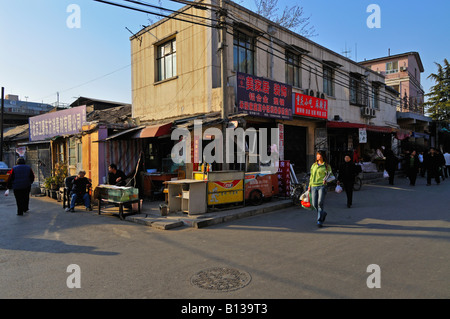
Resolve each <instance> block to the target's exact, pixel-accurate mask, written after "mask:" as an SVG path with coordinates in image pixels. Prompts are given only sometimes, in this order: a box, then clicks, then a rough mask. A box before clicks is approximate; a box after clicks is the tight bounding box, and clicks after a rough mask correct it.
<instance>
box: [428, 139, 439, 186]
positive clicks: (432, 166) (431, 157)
mask: <svg viewBox="0 0 450 319" xmlns="http://www.w3.org/2000/svg"><path fill="white" fill-rule="evenodd" d="M424 164H425V168H426V170H427V186H430V185H431V178H432V177H434V179H435V181H436V184H438V185H439V184H440V179H439V158H438V157H437V155H436V150H435V149H434V148H433V147H432V148H430V152H429V153H428V154H427V156H426V157H425V159H424Z"/></svg>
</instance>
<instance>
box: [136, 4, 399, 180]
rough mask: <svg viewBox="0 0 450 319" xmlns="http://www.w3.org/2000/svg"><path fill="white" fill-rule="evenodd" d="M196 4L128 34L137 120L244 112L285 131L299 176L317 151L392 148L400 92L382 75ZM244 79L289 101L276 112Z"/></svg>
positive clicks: (269, 26) (242, 12) (260, 21)
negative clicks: (364, 136)
mask: <svg viewBox="0 0 450 319" xmlns="http://www.w3.org/2000/svg"><path fill="white" fill-rule="evenodd" d="M196 3H197V5H195V6H193V5H187V6H185V7H183V8H182V9H180V10H178V11H177V12H176V13H174V14H172V15H171V16H169V17H168V18H164V19H162V20H160V21H159V22H157V23H155V24H153V25H150V26H148V27H146V28H144V29H142V30H141V31H140V32H138V33H137V34H136V35H134V36H133V37H131V38H130V41H131V55H132V91H133V92H132V98H133V102H132V104H133V111H132V112H133V114H132V116H133V117H134V118H140V120H141V123H145V122H148V123H155V122H161V123H168V122H171V121H172V122H173V120H176V119H180V118H183V117H192V116H196V115H204V114H211V113H214V112H219V114H221V115H222V118H223V119H224V120H225V121H226V119H227V118H229V117H230V116H233V115H234V114H239V113H245V114H247V116H246V117H245V124H243V125H244V126H245V127H255V128H276V127H278V128H280V127H282V129H283V142H284V143H283V144H284V145H283V146H284V150H282V151H283V154H280V155H282V156H283V155H284V158H285V159H288V160H291V162H292V163H293V164H295V168H296V171H306V170H308V169H309V167H310V165H311V164H312V162H313V160H314V152H315V150H317V149H327V150H328V152H329V155H330V157H331V160H332V162H333V163H334V164H335V165H336V164H337V163H338V162H339V161H340V158H341V155H342V152H344V151H348V150H356V151H357V152H358V153H359V155H360V156H362V155H363V153H364V152H365V151H367V150H368V149H372V148H378V147H380V146H381V145H386V146H390V143H391V138H392V134H391V133H392V132H394V131H395V130H397V129H398V125H397V120H396V106H395V103H394V101H395V99H396V94H395V91H393V90H390V89H388V88H387V87H386V85H385V76H384V75H382V74H380V73H378V72H376V71H373V70H371V69H369V68H366V67H364V66H362V65H360V64H358V63H356V62H354V61H352V60H350V59H348V58H346V57H344V56H342V55H340V54H338V53H336V52H333V51H332V50H329V49H327V48H326V47H324V46H322V45H319V44H317V43H315V42H313V41H311V40H309V39H307V38H305V37H302V36H300V35H298V34H296V33H294V32H292V31H290V30H288V29H286V28H283V27H281V26H279V25H276V24H275V23H273V22H271V21H269V20H268V19H266V18H264V17H262V16H260V15H258V14H255V13H254V12H252V11H250V10H248V9H246V8H244V7H242V6H240V5H238V4H236V3H234V2H231V1H223V4H222V2H221V3H219V2H218V1H215V0H212V1H209V0H206V1H197V2H196ZM219 4H222V7H219ZM221 18H222V19H224V21H225V26H226V28H225V29H221V28H220V26H221V24H220V21H219V20H220V19H221ZM206 25H207V26H206ZM224 35H225V37H224ZM222 52H224V54H225V56H224V57H223V56H222ZM223 61H226V63H227V64H226V67H224V69H222V66H223V64H222V62H223ZM239 77H240V79H241V82H240V80H239ZM222 79H225V81H226V83H222ZM244 81H248V82H247V90H248V89H249V87H251V89H254V90H255V91H256V92H257V93H258V89H257V87H259V90H260V91H261V94H263V92H262V91H263V88H262V87H261V86H259V84H261V83H263V82H264V84H267V85H269V84H270V85H272V84H273V85H274V87H275V88H277V87H280V86H281V87H282V88H284V89H285V91H284V92H285V93H286V92H287V94H285V96H284V99H283V101H282V103H283V105H279V104H278V102H279V100H278V97H274V98H273V100H270V101H268V103H269V104H270V103H272V105H271V106H270V107H266V105H265V104H264V102H262V99H263V97H261V101H256V100H254V103H253V102H252V101H251V100H250V101H244V100H243V99H242V96H240V91H239V90H240V89H241V86H242V85H245V84H244ZM239 82H240V83H239ZM265 82H267V83H265ZM257 83H259V84H257ZM223 84H225V86H226V87H225V89H223V88H222V85H223ZM253 84H254V85H253ZM250 93H252V92H250ZM288 95H291V96H288ZM249 96H250V99H252V97H253V98H254V99H255V96H254V95H251V94H250V95H249ZM257 96H258V94H257V95H256V98H257ZM261 96H263V95H261ZM223 97H225V98H226V105H225V108H224V106H223V105H224V103H223ZM271 98H272V97H271ZM266 100H267V99H266ZM266 102H267V101H266ZM280 103H281V102H280ZM277 105H278V106H277ZM305 105H306V107H305ZM286 107H287V108H288V109H289V110H286V109H285V108H286ZM273 110H275V111H274V112H273ZM269 113H271V114H269ZM280 125H282V126H280ZM359 129H363V130H364V129H365V132H367V142H364V141H361V143H359V138H358V136H359Z"/></svg>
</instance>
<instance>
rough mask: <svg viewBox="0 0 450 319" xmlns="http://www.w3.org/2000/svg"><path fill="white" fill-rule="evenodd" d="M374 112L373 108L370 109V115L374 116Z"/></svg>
mask: <svg viewBox="0 0 450 319" xmlns="http://www.w3.org/2000/svg"><path fill="white" fill-rule="evenodd" d="M375 112H376V111H375V109H370V116H372V117H376V115H375V114H376V113H375Z"/></svg>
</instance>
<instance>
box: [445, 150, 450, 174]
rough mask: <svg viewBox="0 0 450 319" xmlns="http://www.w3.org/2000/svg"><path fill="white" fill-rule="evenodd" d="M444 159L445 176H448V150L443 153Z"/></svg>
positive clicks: (449, 159) (449, 158) (449, 172)
mask: <svg viewBox="0 0 450 319" xmlns="http://www.w3.org/2000/svg"><path fill="white" fill-rule="evenodd" d="M444 159H445V178H448V177H449V176H450V154H449V153H448V150H447V151H446V152H445V153H444Z"/></svg>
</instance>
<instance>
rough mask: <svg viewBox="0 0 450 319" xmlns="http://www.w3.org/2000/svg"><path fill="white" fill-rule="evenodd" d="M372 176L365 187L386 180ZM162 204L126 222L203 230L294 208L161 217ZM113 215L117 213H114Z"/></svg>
mask: <svg viewBox="0 0 450 319" xmlns="http://www.w3.org/2000/svg"><path fill="white" fill-rule="evenodd" d="M372 175H373V176H372ZM372 175H370V176H366V178H364V179H363V185H364V184H366V185H367V184H377V183H380V182H383V181H385V180H386V179H385V178H383V173H375V174H372ZM363 187H364V186H363ZM161 204H164V202H163V201H154V202H151V201H144V202H143V205H142V206H143V207H141V213H140V214H134V215H131V214H129V210H127V209H125V211H124V214H125V220H126V221H129V222H133V223H137V224H141V225H145V226H150V227H153V228H156V229H161V230H169V229H174V228H178V227H183V226H187V227H192V228H203V227H208V226H212V225H216V224H220V223H225V222H228V221H231V220H236V219H240V218H246V217H250V216H254V215H260V214H265V213H269V212H273V211H276V210H280V209H284V208H287V207H291V206H293V202H292V199H291V198H272V199H270V200H269V201H265V202H264V203H263V204H262V205H259V206H252V205H247V206H245V207H238V208H230V209H226V210H220V211H215V212H210V213H206V214H202V215H188V214H184V213H181V212H179V213H171V214H168V215H167V216H161V212H160V209H159V206H160V205H161ZM108 213H109V214H111V213H112V212H110V211H108V210H105V211H104V212H103V213H102V214H108ZM127 213H128V214H127ZM113 214H116V213H115V212H114V213H113Z"/></svg>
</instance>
